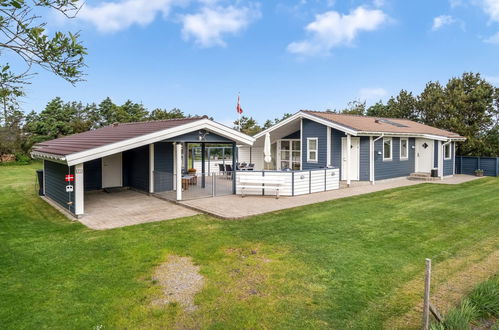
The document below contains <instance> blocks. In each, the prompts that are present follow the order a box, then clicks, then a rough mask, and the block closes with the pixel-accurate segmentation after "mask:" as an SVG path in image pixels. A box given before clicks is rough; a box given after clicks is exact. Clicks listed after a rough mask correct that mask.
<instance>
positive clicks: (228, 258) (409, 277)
mask: <svg viewBox="0 0 499 330" xmlns="http://www.w3.org/2000/svg"><path fill="white" fill-rule="evenodd" d="M38 167H39V165H37V164H34V165H29V166H9V167H0V182H1V186H0V320H1V322H2V323H1V327H2V328H4V329H21V328H30V329H35V328H36V329H38V328H52V329H54V328H60V329H68V328H84V329H94V328H96V329H97V328H102V329H112V328H171V327H188V328H193V327H203V328H206V327H208V328H236V327H237V328H336V329H345V328H356V329H358V328H383V327H386V324H387V322H392V321H393V320H394V319H395V320H396V319H397V318H400V317H403V316H404V315H405V314H407V313H408V312H410V311H411V310H412V309H413V308H414V306H415V305H417V304H418V303H419V302H420V297H421V288H422V286H419V284H418V283H419V282H418V281H419V279H420V278H422V274H423V270H424V258H426V257H431V258H432V259H433V261H434V264H435V269H436V279H435V281H434V285H435V289H438V285H439V283H440V282H442V281H445V278H448V277H451V275H452V274H453V273H456V272H459V271H462V270H463V268H465V267H467V266H468V263H466V262H464V263H463V262H460V263H456V262H453V260H469V261H470V263H471V262H479V261H480V260H483V259H485V258H487V257H489V256H490V254H491V253H492V252H493V251H496V250H497V249H498V248H499V241H498V237H499V179H498V178H485V179H481V180H477V181H472V182H468V183H465V184H461V185H458V186H451V185H437V184H420V185H416V186H411V187H405V188H399V189H393V190H389V191H382V192H378V193H374V194H369V195H363V196H356V197H351V198H346V199H341V200H335V201H331V202H326V203H320V204H315V205H311V206H306V207H301V208H296V209H292V210H286V211H281V212H276V213H271V214H266V215H262V216H257V217H253V218H250V219H246V220H241V221H222V220H217V219H215V218H211V217H209V216H196V217H191V218H184V219H178V220H173V221H164V222H157V223H149V224H144V225H138V226H131V227H127V228H120V229H114V230H106V231H94V230H90V229H88V228H86V227H84V226H83V225H81V224H79V223H76V222H71V221H69V220H68V219H66V218H65V217H63V216H62V215H60V214H59V213H58V212H57V211H56V210H54V209H53V208H51V207H50V206H48V205H47V204H46V203H45V202H44V201H43V200H41V199H40V198H38V197H37V196H36V191H35V187H34V184H35V175H34V169H35V168H38ZM252 250H254V251H256V253H252V252H251V251H252ZM171 254H175V255H179V256H190V257H192V259H193V260H194V262H195V263H196V264H197V265H199V266H200V268H201V273H202V275H203V276H204V277H205V278H206V281H205V287H204V289H203V290H202V291H201V292H200V293H199V294H198V295H197V296H196V303H197V304H198V306H199V308H198V309H197V310H196V311H194V312H192V313H185V312H184V311H183V310H182V309H181V308H180V307H179V306H178V305H176V304H171V305H169V306H167V307H154V306H152V305H151V301H152V300H153V299H154V298H155V297H157V296H158V294H159V293H160V289H159V287H158V286H157V285H156V283H155V282H154V281H151V274H152V272H153V270H154V268H155V267H156V266H157V265H158V264H160V263H161V262H164V261H165V260H166V259H167V256H168V255H171ZM444 264H445V265H447V267H448V268H447V269H445V274H446V275H445V276H441V277H439V276H438V271H439V265H444ZM458 264H459V265H458ZM442 268H443V267H442ZM414 281H416V282H414ZM410 283H417V284H418V285H408V284H410ZM418 319H419V318H418ZM406 326H409V327H415V328H417V327H419V324H418V323H415V324H412V323H411V324H409V325H406Z"/></svg>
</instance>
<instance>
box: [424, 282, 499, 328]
mask: <svg viewBox="0 0 499 330" xmlns="http://www.w3.org/2000/svg"><path fill="white" fill-rule="evenodd" d="M498 316H499V276H494V277H493V278H491V279H489V280H487V281H485V282H482V283H481V284H479V285H478V286H477V287H475V289H473V291H472V292H471V293H470V294H469V295H468V296H467V297H466V298H464V299H463V300H462V301H461V303H460V304H459V306H457V307H456V308H454V309H452V310H450V311H449V312H448V313H447V315H446V316H445V318H444V320H443V322H442V323H433V324H432V325H431V329H432V330H446V329H451V330H458V329H470V328H471V327H470V323H472V322H476V321H479V320H484V319H490V318H496V317H498Z"/></svg>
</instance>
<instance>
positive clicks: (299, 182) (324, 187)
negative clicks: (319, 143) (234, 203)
mask: <svg viewBox="0 0 499 330" xmlns="http://www.w3.org/2000/svg"><path fill="white" fill-rule="evenodd" d="M248 176H251V177H259V176H260V177H262V176H265V177H268V176H272V177H278V178H280V180H281V181H282V182H283V184H282V185H281V188H280V189H279V195H281V196H298V195H305V194H311V193H315V192H320V191H328V190H334V189H339V188H340V170H339V169H337V168H327V169H314V170H302V171H237V174H236V194H238V195H239V194H241V189H240V188H238V186H239V180H240V179H241V178H244V177H248ZM244 194H245V195H249V194H254V195H269V196H273V195H275V190H268V191H265V188H264V187H262V189H260V188H255V189H248V188H246V189H245V191H244Z"/></svg>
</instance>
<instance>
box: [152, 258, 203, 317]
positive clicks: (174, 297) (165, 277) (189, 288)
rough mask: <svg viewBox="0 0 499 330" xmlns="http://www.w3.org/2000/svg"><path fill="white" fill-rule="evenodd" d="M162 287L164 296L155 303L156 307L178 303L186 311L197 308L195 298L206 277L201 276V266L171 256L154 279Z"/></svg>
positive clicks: (156, 272)
mask: <svg viewBox="0 0 499 330" xmlns="http://www.w3.org/2000/svg"><path fill="white" fill-rule="evenodd" d="M152 279H153V280H155V281H157V282H158V284H159V285H160V286H161V287H162V291H163V296H162V297H161V298H159V299H156V300H155V301H153V304H154V305H167V304H170V303H178V304H180V306H182V307H183V308H184V309H185V310H186V311H188V312H189V311H193V310H195V309H196V308H197V306H196V305H195V304H194V296H195V295H196V294H197V293H198V292H199V291H201V289H202V288H203V286H204V277H203V276H202V275H201V274H199V266H196V265H194V264H193V263H192V260H191V258H188V257H179V256H175V255H172V256H169V257H168V260H167V261H166V262H165V263H163V264H161V265H160V266H159V267H158V268H157V269H156V271H155V272H154V275H153V277H152Z"/></svg>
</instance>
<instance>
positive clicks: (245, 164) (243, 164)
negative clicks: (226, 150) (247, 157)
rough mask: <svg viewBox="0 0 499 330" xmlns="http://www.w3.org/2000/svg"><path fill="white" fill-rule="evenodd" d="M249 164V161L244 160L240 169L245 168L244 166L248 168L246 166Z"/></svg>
mask: <svg viewBox="0 0 499 330" xmlns="http://www.w3.org/2000/svg"><path fill="white" fill-rule="evenodd" d="M247 165H248V164H247V163H245V162H242V163H241V164H240V166H239V168H240V169H244V168H246V166H247Z"/></svg>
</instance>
